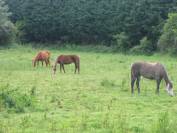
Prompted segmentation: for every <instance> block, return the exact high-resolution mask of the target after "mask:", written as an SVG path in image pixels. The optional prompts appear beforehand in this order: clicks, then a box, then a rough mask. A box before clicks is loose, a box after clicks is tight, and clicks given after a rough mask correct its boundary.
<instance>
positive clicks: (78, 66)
mask: <svg viewBox="0 0 177 133" xmlns="http://www.w3.org/2000/svg"><path fill="white" fill-rule="evenodd" d="M77 70H78V73H80V63H79V62H78V63H77Z"/></svg>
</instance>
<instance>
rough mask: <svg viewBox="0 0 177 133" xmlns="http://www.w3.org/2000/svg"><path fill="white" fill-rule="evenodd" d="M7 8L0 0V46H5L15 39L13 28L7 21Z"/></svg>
mask: <svg viewBox="0 0 177 133" xmlns="http://www.w3.org/2000/svg"><path fill="white" fill-rule="evenodd" d="M9 15H10V13H9V11H8V6H7V5H5V2H4V1H3V0H0V45H6V44H7V43H9V42H11V41H12V40H13V39H14V37H15V27H14V25H13V23H11V22H10V20H9V18H8V17H9Z"/></svg>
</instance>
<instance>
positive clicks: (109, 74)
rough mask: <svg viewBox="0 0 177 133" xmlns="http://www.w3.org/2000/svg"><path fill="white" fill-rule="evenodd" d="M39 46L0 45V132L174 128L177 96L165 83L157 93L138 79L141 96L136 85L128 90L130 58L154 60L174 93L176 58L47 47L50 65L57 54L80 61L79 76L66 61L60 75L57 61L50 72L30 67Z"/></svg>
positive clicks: (144, 132) (147, 132)
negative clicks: (169, 91) (159, 65)
mask: <svg viewBox="0 0 177 133" xmlns="http://www.w3.org/2000/svg"><path fill="white" fill-rule="evenodd" d="M46 49H47V48H46ZM39 50H40V49H33V48H31V47H24V46H16V47H15V48H10V49H0V97H1V99H0V100H1V101H0V133H153V132H154V133H155V132H156V133H167V132H168V133H175V132H177V96H174V97H170V96H169V95H168V94H167V92H166V90H165V83H164V81H163V82H162V83H161V86H160V95H159V96H158V95H156V94H155V89H156V82H155V81H151V80H147V79H143V78H142V79H141V82H140V87H141V94H140V95H138V94H137V89H136V88H135V95H134V96H132V95H131V89H130V66H131V64H132V63H133V62H134V61H138V60H144V61H159V62H161V63H162V64H164V65H165V67H166V69H167V72H168V74H169V77H170V79H171V80H172V82H173V85H174V92H175V93H176V94H177V59H176V58H175V57H170V56H168V55H159V54H155V55H153V56H142V55H141V56H138V55H134V56H133V55H123V54H115V53H114V54H113V53H101V52H100V53H99V52H94V51H92V52H91V51H90V52H85V51H82V50H74V49H73V50H71V49H61V48H60V49H52V48H50V49H48V50H49V51H50V52H51V57H52V58H51V64H53V63H54V62H55V59H56V58H57V56H58V55H60V54H77V55H79V56H80V61H81V63H80V68H81V70H80V74H74V65H73V64H71V65H65V70H66V73H65V74H64V73H60V72H59V65H58V67H57V71H56V75H55V76H53V75H52V68H51V67H42V66H41V64H40V66H39V67H36V68H33V67H32V58H33V57H34V56H35V55H36V53H37V52H38V51H39ZM25 96H26V97H28V98H25ZM18 97H20V98H18ZM26 101H27V102H26ZM24 102H25V104H24ZM26 103H28V104H27V105H26ZM22 105H23V106H22Z"/></svg>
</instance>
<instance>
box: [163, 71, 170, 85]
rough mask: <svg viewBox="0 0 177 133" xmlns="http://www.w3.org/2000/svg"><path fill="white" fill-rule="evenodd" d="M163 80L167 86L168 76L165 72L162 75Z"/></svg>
mask: <svg viewBox="0 0 177 133" xmlns="http://www.w3.org/2000/svg"><path fill="white" fill-rule="evenodd" d="M164 80H165V83H166V85H168V84H169V83H170V80H169V78H168V75H167V73H166V72H165V74H164Z"/></svg>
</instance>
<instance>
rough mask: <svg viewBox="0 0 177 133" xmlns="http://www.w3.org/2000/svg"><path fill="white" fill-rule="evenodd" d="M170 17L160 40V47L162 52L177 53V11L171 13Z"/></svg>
mask: <svg viewBox="0 0 177 133" xmlns="http://www.w3.org/2000/svg"><path fill="white" fill-rule="evenodd" d="M168 17H169V18H168V20H167V22H166V23H165V25H164V28H163V33H162V35H161V37H160V39H159V41H158V49H159V50H160V51H161V52H168V53H173V54H177V13H172V14H169V15H168Z"/></svg>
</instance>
